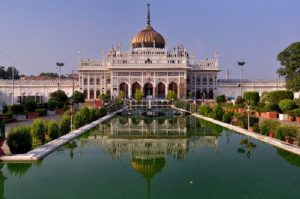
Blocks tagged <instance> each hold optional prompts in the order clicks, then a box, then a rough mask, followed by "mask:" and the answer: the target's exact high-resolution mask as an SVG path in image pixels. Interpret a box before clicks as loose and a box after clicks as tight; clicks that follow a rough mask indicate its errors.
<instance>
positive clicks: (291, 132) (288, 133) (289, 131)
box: [275, 125, 299, 140]
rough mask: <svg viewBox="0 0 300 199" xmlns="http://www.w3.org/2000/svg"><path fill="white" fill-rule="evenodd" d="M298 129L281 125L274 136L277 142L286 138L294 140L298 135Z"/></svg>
mask: <svg viewBox="0 0 300 199" xmlns="http://www.w3.org/2000/svg"><path fill="white" fill-rule="evenodd" d="M298 131H299V129H298V128H297V127H296V126H291V125H281V126H279V127H278V128H277V129H276V133H275V136H276V138H277V139H279V140H285V139H286V138H295V137H296V136H297V135H298Z"/></svg>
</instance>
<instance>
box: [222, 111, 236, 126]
mask: <svg viewBox="0 0 300 199" xmlns="http://www.w3.org/2000/svg"><path fill="white" fill-rule="evenodd" d="M233 115H234V113H233V112H225V113H224V115H223V117H222V121H223V122H225V123H227V124H230V122H231V120H232V118H233Z"/></svg>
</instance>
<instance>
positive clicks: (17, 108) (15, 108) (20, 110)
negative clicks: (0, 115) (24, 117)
mask: <svg viewBox="0 0 300 199" xmlns="http://www.w3.org/2000/svg"><path fill="white" fill-rule="evenodd" d="M10 108H11V112H12V113H13V114H14V115H18V114H24V106H23V105H22V104H14V105H12V106H11V107H10Z"/></svg>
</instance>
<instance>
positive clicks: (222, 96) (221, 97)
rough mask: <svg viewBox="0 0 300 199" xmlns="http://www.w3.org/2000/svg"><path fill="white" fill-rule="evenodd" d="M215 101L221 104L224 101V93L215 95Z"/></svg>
mask: <svg viewBox="0 0 300 199" xmlns="http://www.w3.org/2000/svg"><path fill="white" fill-rule="evenodd" d="M216 101H217V103H218V104H221V103H224V102H226V97H225V95H219V96H217V99H216Z"/></svg>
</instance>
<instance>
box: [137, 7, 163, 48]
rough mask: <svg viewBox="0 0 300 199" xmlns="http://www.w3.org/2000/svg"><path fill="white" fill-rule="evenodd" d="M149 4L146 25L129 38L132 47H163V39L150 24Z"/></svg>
mask: <svg viewBox="0 0 300 199" xmlns="http://www.w3.org/2000/svg"><path fill="white" fill-rule="evenodd" d="M149 6H150V4H148V16H147V25H146V28H145V29H144V30H142V31H141V32H139V33H138V34H136V35H135V36H134V37H133V39H132V40H131V46H132V48H142V47H145V48H164V47H165V44H166V42H165V39H164V38H163V36H162V35H161V34H159V33H158V32H156V31H155V30H154V29H153V28H152V27H151V25H150V9H149Z"/></svg>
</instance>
